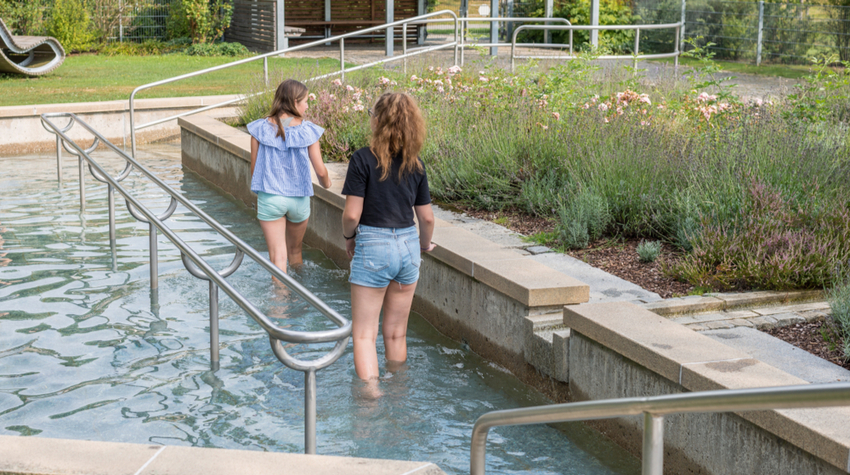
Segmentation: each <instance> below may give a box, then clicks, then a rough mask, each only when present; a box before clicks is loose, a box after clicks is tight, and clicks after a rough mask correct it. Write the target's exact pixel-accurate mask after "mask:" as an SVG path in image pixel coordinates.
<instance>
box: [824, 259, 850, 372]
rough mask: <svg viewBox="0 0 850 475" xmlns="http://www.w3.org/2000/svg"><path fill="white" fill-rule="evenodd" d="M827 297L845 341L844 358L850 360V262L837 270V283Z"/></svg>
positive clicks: (835, 321)
mask: <svg viewBox="0 0 850 475" xmlns="http://www.w3.org/2000/svg"><path fill="white" fill-rule="evenodd" d="M827 299H828V300H829V308H830V309H831V310H832V320H833V322H834V323H835V324H836V326H837V327H838V329H839V332H840V334H841V338H842V340H843V342H844V347H843V348H842V350H844V359H845V360H847V361H850V262H848V263H847V264H846V265H844V266H841V267H840V268H839V270H838V271H837V272H836V279H835V285H834V286H833V287H832V289H830V290H829V291H827Z"/></svg>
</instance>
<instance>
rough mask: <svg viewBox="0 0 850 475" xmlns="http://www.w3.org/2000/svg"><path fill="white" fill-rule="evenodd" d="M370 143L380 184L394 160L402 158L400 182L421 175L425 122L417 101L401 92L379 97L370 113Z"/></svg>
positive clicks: (387, 174) (386, 176) (388, 172)
mask: <svg viewBox="0 0 850 475" xmlns="http://www.w3.org/2000/svg"><path fill="white" fill-rule="evenodd" d="M372 121H373V122H372V141H371V143H370V144H369V148H370V149H371V150H372V153H373V154H375V157H376V158H377V159H378V168H379V169H380V170H381V178H380V180H381V181H384V180H386V179H387V178H388V177H389V176H390V171H391V170H392V163H393V157H394V156H395V155H397V154H399V153H401V156H402V162H401V167H400V168H399V171H398V172H399V180H400V179H401V178H403V177H404V176H406V175H408V174H410V173H413V172H414V171H415V172H420V173H421V172H422V171H423V169H422V164H421V163H420V162H419V152H420V151H421V150H422V145H423V144H424V143H425V119H424V118H423V117H422V112H421V111H420V110H419V105H418V104H417V103H416V100H415V99H414V98H413V97H411V96H410V95H409V94H405V93H402V92H387V93H385V94H383V95H381V97H379V98H378V102H376V103H375V108H374V110H373V111H372Z"/></svg>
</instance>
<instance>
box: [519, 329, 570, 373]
mask: <svg viewBox="0 0 850 475" xmlns="http://www.w3.org/2000/svg"><path fill="white" fill-rule="evenodd" d="M525 335H526V344H525V348H526V350H525V360H526V361H527V362H528V363H529V364H531V365H532V366H534V367H535V368H536V369H537V370H538V371H540V372H541V373H542V374H544V375H546V376H550V377H553V378H555V379H558V380H559V381H564V382H567V381H568V379H569V371H568V367H567V356H568V355H567V352H568V349H569V337H570V329H569V328H567V327H566V326H565V325H564V318H563V313H562V312H559V313H549V314H545V315H534V316H528V317H525Z"/></svg>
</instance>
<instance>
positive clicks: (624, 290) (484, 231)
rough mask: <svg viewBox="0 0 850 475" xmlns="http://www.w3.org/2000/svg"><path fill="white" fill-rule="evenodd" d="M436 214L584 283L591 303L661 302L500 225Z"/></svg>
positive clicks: (440, 211) (437, 210) (448, 213)
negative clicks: (588, 287) (588, 291)
mask: <svg viewBox="0 0 850 475" xmlns="http://www.w3.org/2000/svg"><path fill="white" fill-rule="evenodd" d="M434 214H435V215H436V216H437V217H438V218H440V219H442V220H444V221H448V222H449V223H451V224H452V225H453V226H457V227H459V228H462V229H465V230H467V231H470V232H472V233H475V234H477V235H479V236H481V237H483V238H485V239H488V240H490V241H493V242H495V243H497V244H501V245H502V246H504V247H506V248H510V249H514V250H517V251H519V252H520V253H522V254H525V255H532V256H533V257H532V259H533V260H535V261H537V262H539V263H541V264H543V265H545V266H548V267H551V268H552V269H555V270H557V271H559V272H562V273H564V274H566V275H568V276H570V277H574V278H576V279H578V280H580V281H582V282H584V283H585V284H587V285H589V286H590V302H591V303H598V302H616V301H629V302H633V303H646V302H655V301H658V300H661V296H659V295H658V294H656V293H655V292H650V291H648V290H646V289H643V288H642V287H640V286H639V285H636V284H633V283H631V282H628V281H626V280H623V279H621V278H619V277H617V276H614V275H611V274H609V273H607V272H605V271H603V270H601V269H597V268H596V267H593V266H591V265H589V264H587V263H585V262H582V261H580V260H578V259H576V258H574V257H572V256H568V255H566V254H562V253H560V252H553V251H552V250H551V249H549V248H547V247H544V246H539V245H537V244H534V243H530V242H526V241H524V240H523V239H522V237H523V236H522V235H520V234H518V233H515V232H513V231H511V230H510V229H507V228H505V227H503V226H500V225H498V224H495V223H491V222H490V221H485V220H483V219H477V218H473V217H471V216H468V215H466V214H465V213H455V212H452V211H448V210H445V209H442V208H440V207H438V206H435V209H434Z"/></svg>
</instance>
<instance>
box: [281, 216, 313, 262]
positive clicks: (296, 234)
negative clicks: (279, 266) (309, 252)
mask: <svg viewBox="0 0 850 475" xmlns="http://www.w3.org/2000/svg"><path fill="white" fill-rule="evenodd" d="M307 221H309V219H305V220H304V221H301V222H300V223H292V222H290V223H288V224H287V226H286V251H287V253H288V254H289V265H291V266H293V267H294V266H300V265H301V264H303V263H304V258H303V257H301V245H302V244H303V243H304V234H305V233H306V232H307Z"/></svg>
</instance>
